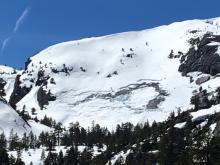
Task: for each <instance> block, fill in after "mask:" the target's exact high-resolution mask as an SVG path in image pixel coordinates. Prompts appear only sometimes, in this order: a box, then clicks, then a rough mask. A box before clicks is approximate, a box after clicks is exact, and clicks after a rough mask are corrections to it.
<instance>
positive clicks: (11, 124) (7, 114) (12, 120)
mask: <svg viewBox="0 0 220 165" xmlns="http://www.w3.org/2000/svg"><path fill="white" fill-rule="evenodd" d="M12 129H13V131H14V133H15V132H17V133H18V135H19V136H22V135H23V133H24V132H30V130H31V128H30V126H29V125H28V124H27V123H26V122H25V121H24V120H23V119H22V118H21V117H20V116H19V115H18V114H17V112H16V111H15V110H14V109H12V108H11V107H10V106H8V105H7V104H5V103H3V102H0V132H1V133H2V132H4V134H5V135H6V136H9V134H10V131H11V130H12Z"/></svg>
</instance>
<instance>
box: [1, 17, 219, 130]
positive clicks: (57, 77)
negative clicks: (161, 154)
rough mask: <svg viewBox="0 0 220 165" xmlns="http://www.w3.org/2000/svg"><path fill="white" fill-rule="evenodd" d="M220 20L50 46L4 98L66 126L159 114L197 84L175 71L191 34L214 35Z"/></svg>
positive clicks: (186, 98)
mask: <svg viewBox="0 0 220 165" xmlns="http://www.w3.org/2000/svg"><path fill="white" fill-rule="evenodd" d="M219 24H220V19H219V18H216V19H212V20H192V21H185V22H180V23H173V24H171V25H168V26H161V27H158V28H154V29H150V30H143V31H138V32H128V33H120V34H114V35H109V36H103V37H97V38H89V39H83V40H79V41H70V42H65V43H61V44H57V45H54V46H51V47H49V48H47V49H45V50H43V51H42V52H40V53H39V54H37V55H35V56H33V57H31V58H30V59H29V61H28V62H27V65H26V69H25V70H24V71H23V72H19V74H17V76H16V78H15V80H14V82H15V85H14V89H13V92H12V91H11V90H9V88H6V89H7V90H8V91H9V92H6V93H7V95H6V96H5V99H6V100H8V101H9V103H10V104H11V105H12V106H13V107H16V108H17V109H18V110H20V111H21V110H22V109H23V108H24V105H25V108H26V111H28V112H29V114H30V115H31V116H32V117H33V118H34V117H36V116H37V117H38V118H39V119H41V118H43V117H44V116H45V115H46V116H48V117H52V118H53V119H55V120H56V121H57V122H61V123H63V124H64V125H65V126H68V125H69V123H71V122H76V121H79V122H80V124H81V125H82V126H85V127H87V126H90V125H91V123H92V121H95V123H99V124H100V125H102V126H107V127H108V128H110V129H112V128H114V127H115V126H116V124H120V123H122V122H128V121H129V122H132V123H134V124H136V123H138V122H146V121H147V120H148V121H150V122H153V121H154V120H156V121H163V120H165V119H166V118H167V116H168V115H169V113H170V112H171V111H177V109H178V108H181V109H183V110H185V109H186V108H187V107H188V106H189V103H190V98H191V96H192V92H193V91H194V90H195V89H198V88H199V85H197V84H196V83H195V82H192V83H190V78H189V77H187V76H182V74H181V73H180V72H179V71H178V69H179V66H180V64H181V62H180V58H181V57H182V56H183V55H185V54H186V53H187V52H188V51H189V49H190V47H192V44H190V40H191V39H192V38H193V39H195V38H197V37H198V38H200V39H201V38H202V37H203V36H204V35H205V34H206V33H207V32H211V33H212V34H214V35H218V34H219V27H220V26H219ZM218 50H219V49H218ZM218 50H217V51H216V53H219V51H218ZM168 56H170V58H168ZM173 56H174V57H175V58H173ZM198 75H199V76H201V75H200V74H195V73H194V74H192V75H190V76H191V77H193V76H194V77H193V78H194V79H197V77H198ZM215 81H216V80H215ZM218 81H219V80H218ZM12 83H13V82H12ZM215 84H216V82H215ZM8 86H10V84H8ZM10 89H11V88H10ZM8 93H9V94H8ZM9 95H10V98H9ZM18 95H19V97H16V96H18ZM33 109H34V110H36V111H34V112H33Z"/></svg>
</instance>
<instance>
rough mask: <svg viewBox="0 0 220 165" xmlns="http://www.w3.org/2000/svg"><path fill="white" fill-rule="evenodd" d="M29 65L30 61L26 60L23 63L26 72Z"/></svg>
mask: <svg viewBox="0 0 220 165" xmlns="http://www.w3.org/2000/svg"><path fill="white" fill-rule="evenodd" d="M30 63H31V59H30V58H28V59H27V61H26V62H25V66H24V69H25V70H27V67H28V65H29V64H30Z"/></svg>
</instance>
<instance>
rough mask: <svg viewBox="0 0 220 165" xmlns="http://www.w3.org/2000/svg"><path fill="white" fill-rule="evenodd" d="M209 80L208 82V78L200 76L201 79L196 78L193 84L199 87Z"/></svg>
mask: <svg viewBox="0 0 220 165" xmlns="http://www.w3.org/2000/svg"><path fill="white" fill-rule="evenodd" d="M209 80H210V76H202V77H200V78H198V79H197V80H196V82H195V83H196V85H201V84H203V83H205V82H206V81H209Z"/></svg>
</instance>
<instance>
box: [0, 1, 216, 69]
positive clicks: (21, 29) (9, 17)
mask: <svg viewBox="0 0 220 165" xmlns="http://www.w3.org/2000/svg"><path fill="white" fill-rule="evenodd" d="M0 3H1V4H0V44H1V50H0V51H1V52H0V53H1V54H0V64H7V65H10V66H13V67H17V68H20V67H23V65H24V62H25V61H26V59H27V58H28V57H30V56H32V55H34V54H36V53H37V52H39V51H40V50H42V49H44V48H46V47H48V46H50V45H53V44H55V43H59V42H63V41H68V40H74V39H80V38H84V37H92V36H100V35H106V34H111V33H118V32H124V31H133V30H141V29H146V28H151V27H155V26H159V25H163V24H169V23H172V22H176V21H183V20H187V19H195V18H198V19H204V18H212V17H218V16H220V10H219V6H220V1H219V0H208V1H207V0H182V1H181V0H62V1H61V0H1V1H0Z"/></svg>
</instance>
